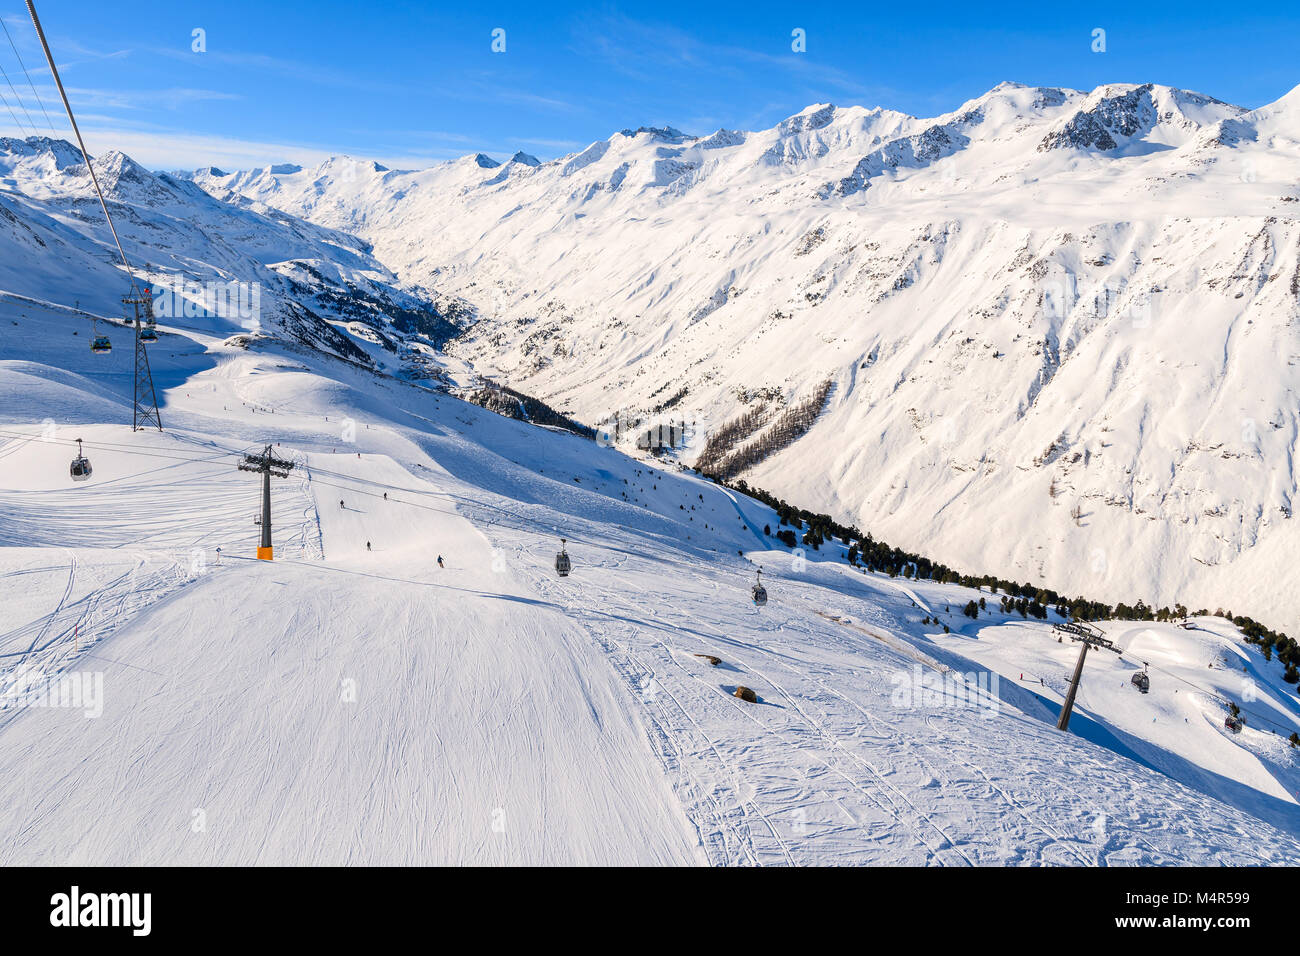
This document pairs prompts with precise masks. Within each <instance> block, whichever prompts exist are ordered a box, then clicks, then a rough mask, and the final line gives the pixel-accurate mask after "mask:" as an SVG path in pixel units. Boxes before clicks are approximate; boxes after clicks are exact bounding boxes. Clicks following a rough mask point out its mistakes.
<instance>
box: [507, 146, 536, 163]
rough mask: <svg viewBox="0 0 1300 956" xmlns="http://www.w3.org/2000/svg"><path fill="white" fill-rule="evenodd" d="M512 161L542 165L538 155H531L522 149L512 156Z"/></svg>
mask: <svg viewBox="0 0 1300 956" xmlns="http://www.w3.org/2000/svg"><path fill="white" fill-rule="evenodd" d="M510 162H512V163H519V164H520V165H521V166H540V165H542V162H541V160H539V159H538V158H537V157H536V156H532V155H530V154H528V153H525V152H524V151H523V150H522V149H521V150H519V152H517V153H515V154H514V155H513V156H511V157H510Z"/></svg>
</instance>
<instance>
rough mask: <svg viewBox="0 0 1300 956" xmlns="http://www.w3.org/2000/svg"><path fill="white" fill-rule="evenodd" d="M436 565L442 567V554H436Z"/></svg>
mask: <svg viewBox="0 0 1300 956" xmlns="http://www.w3.org/2000/svg"><path fill="white" fill-rule="evenodd" d="M438 567H440V568H441V567H444V565H443V563H442V555H438Z"/></svg>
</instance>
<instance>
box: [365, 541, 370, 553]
mask: <svg viewBox="0 0 1300 956" xmlns="http://www.w3.org/2000/svg"><path fill="white" fill-rule="evenodd" d="M366 550H367V551H369V550H370V542H369V541H367V542H366Z"/></svg>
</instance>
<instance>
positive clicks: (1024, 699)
mask: <svg viewBox="0 0 1300 956" xmlns="http://www.w3.org/2000/svg"><path fill="white" fill-rule="evenodd" d="M639 135H646V134H639ZM515 165H520V164H515ZM19 308H21V309H25V310H27V311H26V312H25V313H24V314H25V315H26V318H27V321H23V322H20V323H19V324H17V325H15V324H13V323H14V321H16V320H17V319H16V313H17V310H18V309H19ZM86 324H87V323H86V321H85V319H83V318H79V317H77V316H75V315H73V314H71V313H69V312H67V311H66V310H62V309H55V308H45V309H38V308H37V307H36V306H33V305H32V304H31V303H26V304H24V305H22V306H16V305H13V304H12V303H11V302H9V301H7V300H0V601H2V602H3V607H4V609H5V614H4V621H3V624H0V631H2V633H0V655H3V656H2V657H0V661H2V662H3V663H2V664H0V670H3V672H4V676H5V684H4V686H3V688H0V690H3V692H4V695H5V696H4V697H3V698H0V699H3V700H4V702H5V703H6V705H7V706H6V707H4V708H0V862H3V863H5V864H23V863H53V864H65V863H81V864H126V863H143V864H161V863H192V864H199V863H203V864H255V863H261V864H272V863H292V864H326V863H391V864H403V863H548V864H555V863H617V864H622V863H662V864H684V863H699V864H706V863H707V864H715V865H720V864H789V863H796V864H808V863H820V864H827V863H875V864H884V863H892V864H928V865H960V866H964V865H972V864H975V865H991V864H1031V863H1050V864H1063V865H1079V864H1088V865H1092V864H1106V865H1124V864H1140V863H1157V864H1167V863H1172V864H1184V863H1190V864H1203V863H1224V864H1258V863H1272V864H1281V863H1291V864H1294V863H1296V862H1297V861H1300V814H1297V813H1296V808H1295V795H1294V794H1295V790H1296V781H1297V772H1296V759H1295V757H1294V756H1293V755H1294V753H1295V751H1293V750H1290V749H1289V748H1287V747H1286V746H1285V745H1283V744H1279V743H1277V741H1278V740H1280V738H1277V737H1273V738H1271V739H1269V740H1266V739H1264V738H1263V736H1262V733H1263V731H1262V728H1261V727H1257V726H1256V724H1254V723H1252V724H1251V726H1250V728H1249V729H1248V731H1247V732H1244V733H1243V734H1242V735H1240V736H1239V737H1228V736H1226V735H1224V734H1223V732H1222V719H1221V718H1222V714H1221V713H1220V712H1219V711H1217V710H1216V706H1218V705H1217V704H1216V703H1215V702H1214V700H1213V699H1212V697H1211V696H1209V695H1208V694H1207V693H1205V692H1204V691H1197V692H1192V691H1191V690H1189V689H1186V688H1181V687H1180V690H1181V693H1180V695H1179V698H1178V699H1177V700H1176V701H1171V699H1170V698H1171V696H1172V690H1173V685H1174V678H1173V677H1170V678H1164V677H1162V676H1160V675H1159V674H1155V679H1154V681H1153V689H1152V693H1151V694H1150V695H1148V696H1146V697H1143V696H1141V695H1138V694H1137V693H1136V691H1133V690H1132V689H1131V688H1120V687H1118V685H1119V684H1120V683H1121V681H1122V680H1124V679H1126V675H1127V673H1129V672H1131V669H1132V667H1133V657H1134V656H1135V655H1144V656H1145V658H1146V659H1148V660H1149V661H1150V662H1151V664H1152V665H1153V666H1158V667H1161V668H1164V669H1165V670H1167V671H1168V672H1170V674H1172V675H1175V676H1177V675H1182V676H1184V677H1186V678H1187V679H1188V680H1191V679H1192V676H1191V675H1192V674H1193V672H1194V671H1195V674H1196V683H1198V684H1200V685H1201V686H1202V687H1203V688H1205V690H1207V691H1218V692H1223V693H1229V692H1231V691H1232V690H1233V688H1232V687H1231V686H1230V681H1229V677H1228V673H1229V670H1228V667H1227V666H1226V665H1225V666H1224V668H1223V669H1222V670H1221V671H1220V670H1219V669H1218V668H1219V666H1220V665H1219V664H1218V663H1216V661H1217V660H1220V659H1221V658H1222V657H1223V656H1227V657H1228V658H1229V659H1230V661H1232V663H1233V666H1246V667H1247V668H1248V672H1250V673H1253V674H1255V675H1256V676H1257V678H1258V682H1259V685H1260V696H1259V699H1258V700H1257V701H1255V702H1254V703H1252V704H1248V705H1246V706H1247V708H1248V709H1249V710H1252V711H1258V712H1261V713H1267V714H1268V715H1270V716H1271V717H1272V718H1273V719H1274V720H1275V721H1277V722H1279V723H1285V722H1288V721H1289V722H1290V724H1292V725H1294V726H1300V712H1298V711H1297V707H1296V699H1295V695H1294V692H1293V690H1291V691H1290V692H1289V689H1288V688H1287V687H1286V685H1283V684H1281V683H1280V681H1279V680H1278V677H1277V670H1278V668H1277V665H1276V662H1274V663H1273V664H1272V665H1265V664H1264V663H1263V662H1262V660H1261V659H1260V658H1259V657H1258V655H1257V654H1256V653H1255V651H1254V649H1253V648H1250V647H1249V646H1247V645H1245V644H1244V643H1243V642H1242V641H1241V638H1240V635H1239V634H1237V633H1236V631H1235V629H1233V628H1231V626H1227V625H1224V624H1223V623H1222V622H1205V626H1206V627H1207V628H1209V630H1206V631H1203V632H1202V631H1195V632H1192V631H1183V630H1181V629H1178V628H1175V627H1173V626H1170V625H1148V626H1145V627H1143V628H1141V629H1140V631H1139V633H1137V634H1134V633H1131V632H1132V630H1133V629H1117V630H1116V633H1115V635H1114V636H1116V637H1117V639H1118V640H1119V641H1120V642H1121V644H1127V645H1129V646H1130V648H1131V653H1130V654H1126V656H1125V658H1124V660H1123V661H1122V662H1121V661H1119V660H1115V661H1109V660H1102V659H1101V658H1102V654H1103V652H1098V653H1095V654H1094V655H1090V658H1089V664H1088V674H1087V678H1086V679H1085V683H1084V688H1083V691H1082V693H1081V697H1080V704H1079V708H1078V710H1077V711H1076V715H1075V718H1074V725H1073V730H1074V732H1073V733H1071V734H1061V733H1059V732H1057V731H1056V730H1055V729H1054V726H1053V725H1054V720H1055V713H1054V710H1053V704H1054V701H1055V699H1056V698H1054V697H1053V696H1052V694H1054V693H1056V691H1058V690H1059V682H1058V681H1057V677H1058V673H1059V671H1060V670H1061V668H1062V667H1063V666H1065V662H1066V660H1067V658H1068V651H1069V650H1071V647H1070V646H1069V645H1068V644H1067V645H1057V644H1056V643H1054V639H1053V637H1052V632H1051V630H1050V628H1049V627H1048V626H1047V625H1046V624H1042V623H1037V622H1034V623H1030V622H1021V623H1017V622H1015V621H1011V622H1009V621H1008V620H1007V619H1006V618H1005V616H1002V615H989V616H986V617H985V618H984V619H982V620H981V621H980V622H971V621H969V619H966V618H963V617H961V615H960V614H957V613H955V612H956V611H957V609H958V608H959V607H960V606H961V605H962V604H964V603H965V601H966V600H969V599H970V597H971V596H973V595H974V592H970V591H967V590H964V589H961V588H955V587H942V586H937V585H912V584H909V583H908V582H905V581H895V580H890V579H889V578H884V577H879V576H875V575H864V574H862V573H861V572H859V571H855V570H851V569H849V568H848V567H847V565H846V564H845V562H844V561H843V557H842V549H840V548H838V547H829V546H828V547H827V548H826V549H825V550H824V552H822V553H817V552H811V553H810V554H809V555H808V556H807V557H808V560H807V563H806V564H805V563H804V562H803V561H801V560H799V556H798V555H795V556H792V555H790V554H789V553H788V552H787V551H786V550H785V549H783V548H780V547H778V546H776V544H775V541H774V539H773V538H771V537H769V536H767V535H765V534H764V531H763V527H764V525H766V524H770V525H771V526H772V527H773V529H774V530H775V528H776V525H777V519H776V517H775V515H774V514H773V513H772V512H771V511H770V510H769V509H767V508H765V507H763V506H761V505H759V504H758V503H756V502H754V501H752V500H749V499H746V498H744V497H742V496H739V495H736V494H734V493H731V492H729V491H726V490H725V489H721V488H719V487H717V486H716V485H712V484H710V483H708V482H706V481H703V480H701V479H699V478H697V477H694V476H692V475H690V474H689V473H678V472H677V471H675V470H665V469H664V468H663V467H661V466H659V465H657V464H648V463H645V462H641V461H637V460H635V459H632V458H628V457H626V456H625V455H623V454H622V453H620V452H618V451H617V450H614V449H609V448H602V447H600V446H598V445H597V444H595V443H592V442H589V441H585V440H582V439H580V438H577V437H576V436H573V435H569V434H566V433H561V432H556V431H553V430H550V429H543V428H537V427H533V426H530V425H527V424H524V423H520V422H516V421H512V420H509V419H505V418H502V417H499V416H496V415H494V414H492V413H490V412H487V411H485V410H483V409H480V408H478V407H476V406H473V405H469V404H466V403H463V402H460V401H458V400H456V399H455V398H452V397H450V396H448V395H445V394H440V393H438V392H436V391H432V390H429V389H427V388H421V387H419V386H418V385H415V384H412V383H410V382H405V381H401V380H399V379H396V378H390V377H386V376H381V375H375V374H374V373H372V372H371V371H369V370H367V369H364V368H362V367H359V366H358V365H356V364H354V363H347V362H343V361H341V360H339V359H337V358H333V357H330V356H328V355H326V354H323V353H320V352H317V351H313V350H311V349H308V348H305V347H303V346H301V345H299V344H296V343H293V342H290V341H285V340H281V339H275V338H271V337H266V338H262V339H259V340H256V341H254V342H253V343H252V345H251V347H250V348H248V349H244V348H240V347H238V346H235V345H231V344H227V339H226V335H227V333H228V332H230V331H232V330H230V329H224V330H223V329H213V330H212V331H211V332H202V331H195V330H193V329H185V328H180V327H175V326H171V327H169V326H167V324H166V323H163V329H162V331H163V333H164V334H163V335H162V337H161V341H160V342H159V343H158V344H157V345H155V346H153V347H152V349H151V352H150V355H151V361H152V362H153V365H154V369H155V374H156V376H157V379H158V383H159V386H160V389H161V395H162V396H163V400H164V406H163V409H162V414H163V421H164V423H165V424H166V425H167V431H166V432H164V433H162V434H159V433H157V432H139V433H133V432H132V431H131V429H130V427H129V424H123V423H124V422H129V416H130V407H129V402H128V401H127V399H126V396H127V395H128V390H129V385H130V369H131V363H130V350H129V348H126V347H125V345H126V343H125V342H123V341H121V340H120V336H121V332H120V331H119V333H118V334H119V340H115V349H114V352H113V353H112V354H111V355H109V356H93V355H92V354H91V353H90V352H89V349H88V348H87V347H86V344H85V343H86V339H85V335H86V331H85V326H86ZM34 327H39V329H40V333H39V334H35V333H34V332H33V328H34ZM76 329H80V335H79V336H73V334H72V332H73V331H74V330H76ZM78 437H80V438H82V439H84V442H85V449H86V453H87V455H88V456H89V457H90V458H91V459H92V461H93V464H94V474H93V476H92V478H91V480H90V481H88V482H85V483H77V484H74V483H72V482H71V481H70V480H69V479H68V475H67V466H68V460H69V459H70V457H71V455H72V453H73V451H74V450H75V445H74V444H72V439H75V438H78ZM267 443H271V444H273V445H274V448H275V451H276V452H277V454H279V455H281V456H283V457H287V458H289V459H291V460H293V461H294V462H295V468H294V469H293V471H292V472H291V474H290V477H289V478H287V479H275V487H274V490H273V494H274V522H273V523H274V537H275V545H276V549H277V560H276V561H274V562H269V563H268V562H257V561H254V560H252V555H253V552H254V548H255V546H256V544H257V535H258V531H259V529H258V528H256V527H255V526H254V525H253V521H252V519H253V516H254V514H256V512H257V505H258V501H259V499H258V493H259V492H258V489H259V484H258V479H257V478H256V477H255V476H253V475H249V474H247V473H245V472H241V471H238V470H237V469H236V464H237V462H238V461H239V458H240V455H241V454H242V453H245V452H248V451H254V450H258V449H260V448H261V447H263V446H264V445H265V444H267ZM385 495H387V497H386V498H385V497H384V496H385ZM340 501H342V502H343V505H342V506H340V504H339V502H340ZM561 536H563V537H565V538H567V539H568V550H569V553H570V554H571V555H572V558H573V562H574V572H573V574H572V575H570V576H569V577H567V578H563V579H560V578H557V577H556V576H555V573H554V571H553V570H552V567H551V562H552V560H553V556H554V553H555V550H556V547H557V543H558V539H559V538H560V537H561ZM367 542H369V545H370V547H369V548H367ZM217 548H220V549H221V557H220V559H219V561H218V558H217V550H216V549H217ZM438 555H442V557H443V558H444V562H445V565H446V566H445V567H443V568H439V567H438V566H437V564H436V558H437V556H438ZM756 565H761V566H762V567H763V570H764V580H765V582H766V583H767V586H768V590H769V594H770V597H771V599H770V602H769V603H768V605H767V606H766V607H764V608H762V609H757V608H755V607H754V606H753V605H752V604H751V603H750V601H749V599H748V586H749V584H750V582H751V581H752V579H753V574H754V569H755V566H756ZM986 596H988V595H987V594H986ZM993 603H996V601H994V602H993ZM946 608H950V609H951V610H945V609H946ZM923 617H924V618H930V619H934V618H936V617H938V618H941V619H942V620H943V621H944V622H945V623H948V624H949V625H950V627H951V628H952V633H951V634H948V635H943V634H941V633H935V632H936V631H940V632H941V630H942V629H941V628H937V627H936V626H934V625H931V624H926V623H922V618H923ZM963 625H964V626H963ZM701 654H707V655H715V656H716V657H718V658H719V661H720V663H719V664H718V666H716V667H714V666H711V665H710V664H709V662H708V661H707V660H706V659H705V658H703V657H700V656H698V655H701ZM1238 661H1241V662H1243V664H1242V665H1238V664H1237V662H1238ZM1202 662H1206V663H1215V668H1209V667H1204V666H1203V664H1202ZM917 668H919V669H920V670H919V671H917V670H916V669H917ZM1012 669H1015V670H1016V671H1017V672H1019V671H1021V670H1023V671H1025V672H1026V674H1027V676H1028V675H1035V676H1043V677H1044V678H1045V679H1050V681H1051V682H1052V687H1051V688H1050V690H1049V689H1043V688H1040V689H1038V690H1035V689H1034V688H1032V687H1031V686H1030V685H1029V683H1028V682H1027V681H1026V682H1023V683H1022V682H1020V681H1019V680H1018V679H1017V680H1011V679H1010V672H1011V670H1012ZM988 670H993V671H997V672H999V673H1003V672H1005V673H1004V675H1003V676H1004V678H1005V679H1003V680H1001V681H1000V683H999V684H998V685H997V689H996V691H993V690H986V689H983V688H981V687H979V686H978V685H979V676H978V675H979V672H984V673H985V676H987V671H988ZM1202 670H1203V671H1204V673H1202ZM82 673H91V674H94V673H98V674H101V675H102V684H103V698H102V704H103V712H102V715H101V716H98V717H87V716H86V715H85V713H84V712H83V709H81V708H74V707H38V706H18V705H19V704H20V703H21V702H22V700H21V697H20V696H19V695H18V693H17V688H16V682H17V681H31V680H32V679H33V677H34V675H44V678H43V679H46V680H48V679H51V678H53V679H68V678H70V676H71V675H76V674H82ZM915 673H921V674H922V675H923V676H924V677H925V679H926V680H927V681H929V682H934V681H936V680H940V679H942V678H943V677H945V676H947V677H948V678H949V679H950V681H955V680H956V678H955V675H956V674H967V673H969V674H971V675H972V676H973V677H975V678H976V680H975V681H974V683H975V684H976V686H975V687H968V686H967V685H965V684H961V685H958V684H955V683H951V684H950V687H956V686H961V687H963V688H965V690H964V691H963V696H962V698H961V699H960V701H954V700H950V699H940V700H938V701H932V700H927V699H926V696H925V694H924V693H919V694H917V695H915V696H914V697H912V698H911V699H909V700H905V699H902V698H900V696H899V691H900V688H902V687H906V686H907V681H908V680H909V679H910V677H911V675H913V674H915ZM1153 674H1154V671H1153ZM37 679H38V680H39V679H41V678H39V677H38V678H37ZM742 684H743V685H745V686H748V687H750V688H752V689H753V690H754V691H755V692H756V694H757V698H758V702H757V703H754V704H750V703H745V702H742V701H740V700H738V699H736V698H735V697H734V696H732V694H733V691H734V689H735V687H736V686H738V685H742ZM1112 685H1115V687H1114V688H1113V689H1112ZM985 686H986V687H987V686H988V685H987V683H986V685H985ZM1194 693H1195V694H1200V695H1201V696H1194ZM1184 695H1185V696H1184ZM1147 716H1152V717H1154V721H1153V722H1152V726H1150V727H1149V726H1148V725H1147V723H1146V721H1145V718H1146V717H1147ZM1180 716H1185V717H1187V718H1188V722H1187V723H1186V724H1183V725H1182V726H1181V728H1180V726H1179V724H1178V722H1177V720H1178V717H1180Z"/></svg>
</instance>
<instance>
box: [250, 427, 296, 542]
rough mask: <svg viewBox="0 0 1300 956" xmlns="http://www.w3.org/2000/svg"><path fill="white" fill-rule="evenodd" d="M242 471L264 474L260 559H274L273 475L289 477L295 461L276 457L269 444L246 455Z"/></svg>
mask: <svg viewBox="0 0 1300 956" xmlns="http://www.w3.org/2000/svg"><path fill="white" fill-rule="evenodd" d="M239 470H240V471H256V472H259V473H261V475H262V543H261V545H260V546H259V547H258V549H257V559H258V560H259V561H272V560H274V557H273V552H272V550H271V476H272V475H275V476H276V477H277V478H288V477H289V472H290V471H292V470H293V462H291V461H285V460H284V459H283V458H276V457H275V455H274V454H273V453H272V451H271V446H270V445H267V446H266V450H265V451H264V452H262V454H260V455H245V456H244V460H243V461H241V462H240V463H239Z"/></svg>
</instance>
